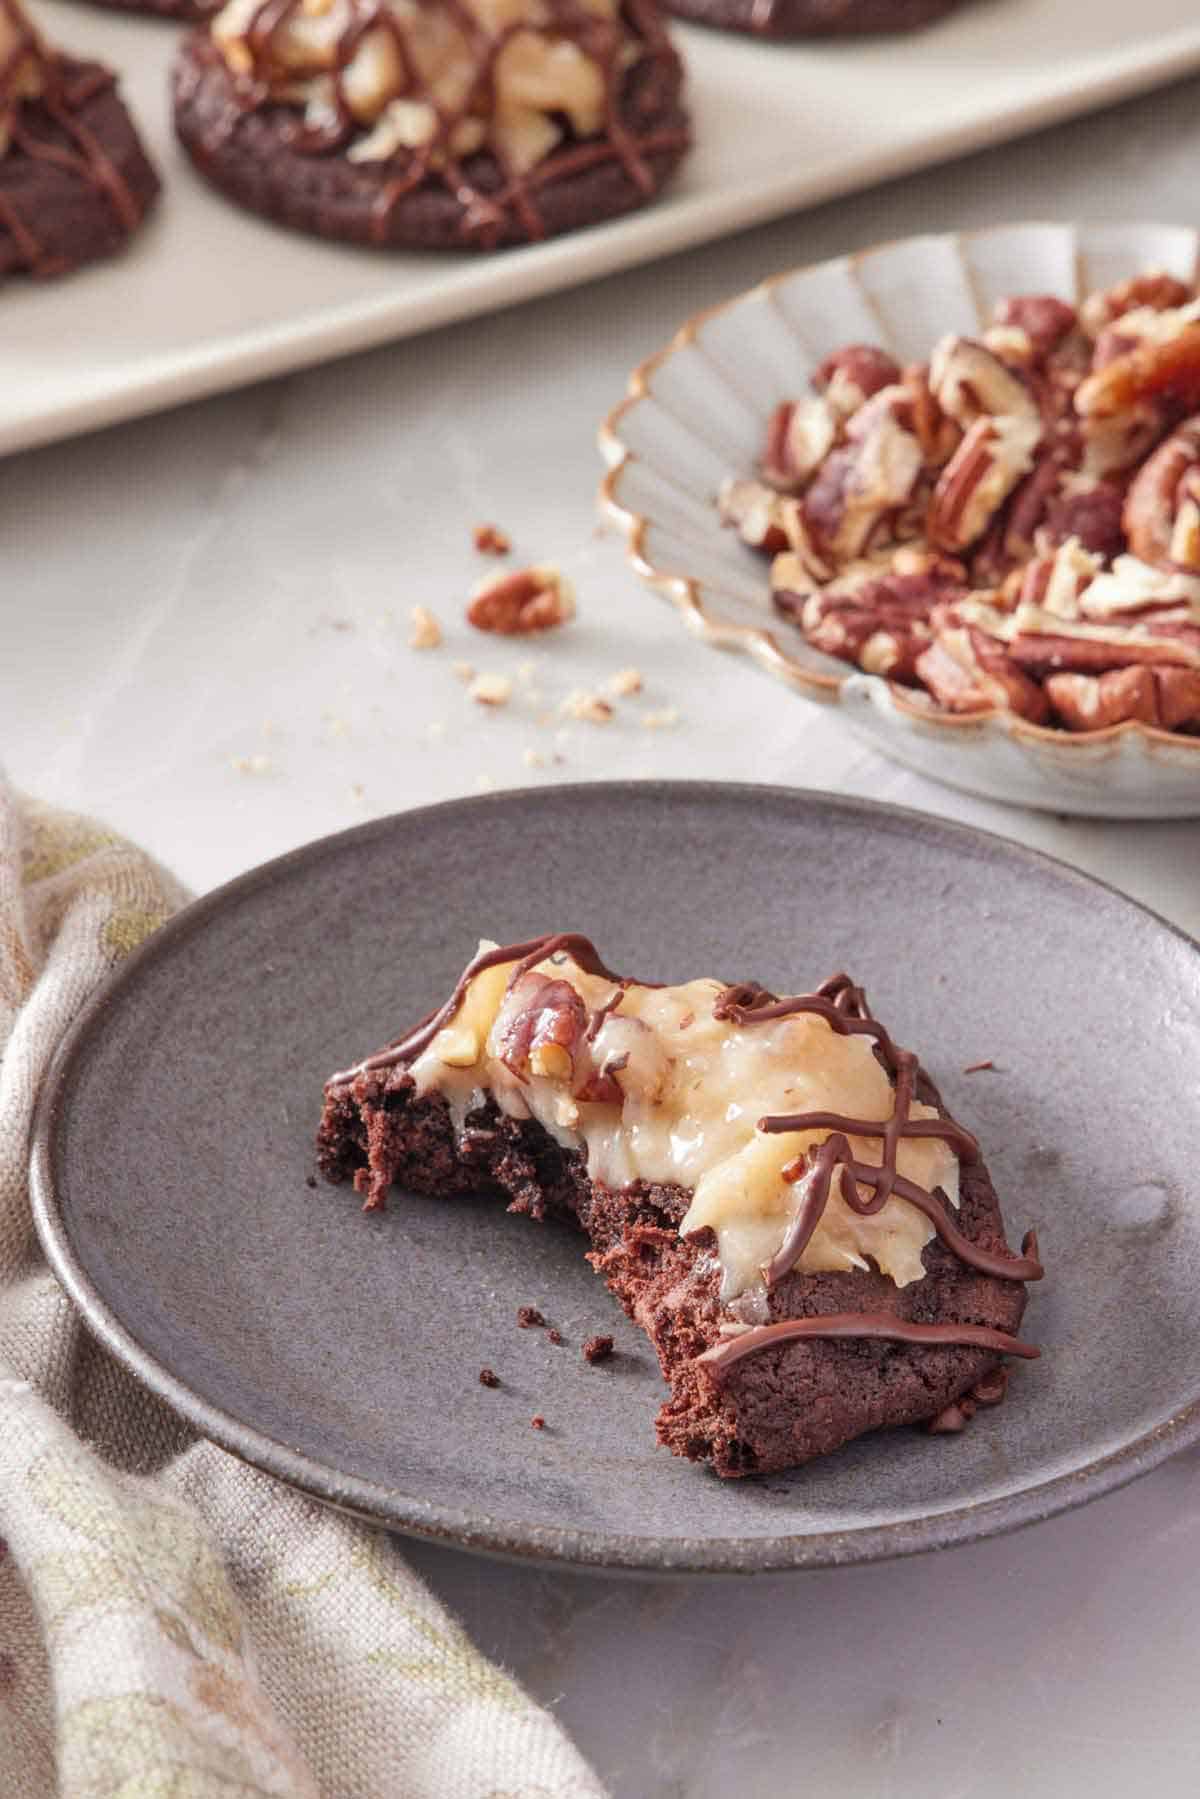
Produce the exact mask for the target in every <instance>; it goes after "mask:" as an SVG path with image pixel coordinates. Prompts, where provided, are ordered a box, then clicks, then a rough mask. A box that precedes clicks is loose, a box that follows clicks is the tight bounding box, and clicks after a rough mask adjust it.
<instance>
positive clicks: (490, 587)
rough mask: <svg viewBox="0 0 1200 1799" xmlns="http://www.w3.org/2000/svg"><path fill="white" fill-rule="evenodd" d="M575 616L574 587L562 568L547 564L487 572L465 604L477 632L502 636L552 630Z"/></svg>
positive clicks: (519, 635) (526, 634)
mask: <svg viewBox="0 0 1200 1799" xmlns="http://www.w3.org/2000/svg"><path fill="white" fill-rule="evenodd" d="M574 616H575V593H574V590H573V588H572V587H571V584H570V582H569V581H568V580H567V579H566V577H565V576H564V575H563V573H562V571H561V570H560V569H557V568H554V567H552V566H550V565H549V564H538V565H535V566H534V567H533V568H518V569H513V570H512V571H511V572H505V573H503V574H499V575H489V576H488V578H487V579H486V580H485V581H481V582H480V584H479V586H478V587H477V588H476V589H475V592H474V594H473V596H472V598H471V603H470V605H469V606H468V607H467V619H468V621H469V622H470V623H471V624H472V625H474V627H475V629H476V630H477V631H495V632H497V633H499V635H501V636H503V637H524V636H528V635H530V634H532V633H533V632H535V631H552V630H554V629H555V627H556V626H558V625H564V624H566V622H567V620H568V619H569V618H574Z"/></svg>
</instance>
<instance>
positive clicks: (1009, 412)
mask: <svg viewBox="0 0 1200 1799" xmlns="http://www.w3.org/2000/svg"><path fill="white" fill-rule="evenodd" d="M929 385H930V387H931V388H932V390H933V394H934V397H935V399H936V400H937V402H938V405H939V406H940V407H941V409H942V411H943V412H945V413H948V414H949V416H950V417H951V418H952V419H954V420H955V421H956V423H958V424H959V425H961V426H962V428H963V429H964V431H965V430H966V429H967V428H968V426H970V425H973V424H974V423H975V420H976V419H978V418H982V417H985V416H986V417H988V418H998V417H1004V418H1013V419H1030V420H1036V419H1037V418H1038V417H1039V411H1038V404H1037V401H1036V399H1035V398H1034V395H1033V393H1032V392H1031V391H1030V389H1029V387H1028V386H1027V385H1026V383H1025V382H1024V381H1022V380H1021V379H1020V378H1019V376H1017V375H1015V374H1014V373H1013V371H1012V370H1011V369H1010V368H1009V367H1007V365H1006V364H1005V363H1003V362H1001V360H1000V358H999V357H998V356H994V355H993V354H992V352H991V351H990V350H989V349H987V348H986V347H985V346H984V345H983V344H981V343H977V342H976V340H975V339H974V338H971V337H944V338H943V339H942V341H941V342H940V343H939V344H938V346H937V348H936V349H935V350H934V352H933V355H932V357H931V358H930V361H929Z"/></svg>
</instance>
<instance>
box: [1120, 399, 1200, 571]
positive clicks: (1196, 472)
mask: <svg viewBox="0 0 1200 1799" xmlns="http://www.w3.org/2000/svg"><path fill="white" fill-rule="evenodd" d="M1122 523H1123V525H1124V529H1125V535H1126V537H1127V538H1128V540H1129V547H1130V549H1131V550H1132V551H1133V553H1134V555H1135V556H1138V557H1140V558H1141V560H1142V561H1143V562H1150V563H1153V564H1154V565H1155V566H1156V567H1158V568H1180V569H1186V570H1187V571H1188V572H1189V573H1200V418H1193V419H1189V420H1188V421H1187V423H1186V424H1185V425H1182V426H1181V427H1180V428H1179V430H1178V431H1176V433H1175V434H1174V436H1173V437H1169V438H1168V439H1167V441H1166V443H1164V444H1160V446H1159V448H1158V449H1157V450H1155V452H1154V454H1153V456H1151V457H1150V459H1149V460H1148V461H1147V462H1145V463H1143V465H1142V467H1141V468H1140V469H1139V470H1138V472H1137V474H1136V475H1135V476H1134V478H1133V480H1132V482H1131V483H1130V486H1129V492H1128V494H1127V495H1126V498H1125V509H1124V513H1123V515H1122Z"/></svg>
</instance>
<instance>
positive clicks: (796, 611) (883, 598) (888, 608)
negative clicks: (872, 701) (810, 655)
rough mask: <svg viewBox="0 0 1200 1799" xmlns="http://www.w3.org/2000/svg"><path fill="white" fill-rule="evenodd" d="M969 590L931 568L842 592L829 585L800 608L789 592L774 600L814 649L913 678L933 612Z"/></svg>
mask: <svg viewBox="0 0 1200 1799" xmlns="http://www.w3.org/2000/svg"><path fill="white" fill-rule="evenodd" d="M965 591H966V589H965V588H964V586H963V584H962V582H961V580H959V579H957V578H956V577H955V576H950V575H945V574H938V573H928V572H927V573H922V574H910V575H895V574H892V575H881V576H878V577H876V578H875V579H872V580H867V581H863V582H862V583H861V584H860V585H859V586H857V587H856V588H853V589H850V590H842V591H840V592H839V591H838V590H837V589H836V588H832V587H829V588H825V589H823V590H822V591H821V592H819V593H815V594H810V595H809V596H808V598H807V599H806V600H805V601H804V602H803V604H802V605H801V606H799V607H798V608H797V607H794V606H792V605H789V604H788V596H787V595H785V594H776V596H775V601H776V604H777V605H778V607H779V609H780V611H782V612H784V613H786V614H788V615H789V616H791V617H793V618H796V619H797V620H798V622H799V624H800V626H801V628H802V630H803V632H804V635H805V636H806V637H807V638H808V641H809V642H810V643H811V644H812V645H813V646H814V648H816V649H818V650H824V652H825V654H826V655H828V656H838V657H840V658H841V659H842V660H843V661H845V662H856V663H857V664H858V666H859V667H860V668H862V669H865V670H866V672H867V673H868V674H872V675H887V676H889V677H890V678H891V679H892V680H894V681H912V680H913V679H914V678H915V676H916V673H917V658H918V657H919V656H920V654H921V652H922V651H923V650H924V649H925V648H926V646H927V645H928V643H929V641H930V638H931V636H932V628H931V626H930V622H929V621H930V615H931V613H932V612H933V610H934V608H935V607H937V606H938V605H942V604H945V603H946V602H947V601H950V600H954V599H960V598H961V597H962V596H963V594H964V593H965Z"/></svg>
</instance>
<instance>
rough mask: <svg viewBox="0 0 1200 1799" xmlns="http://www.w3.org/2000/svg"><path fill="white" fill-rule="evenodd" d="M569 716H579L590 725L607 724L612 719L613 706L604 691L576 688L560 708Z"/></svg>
mask: <svg viewBox="0 0 1200 1799" xmlns="http://www.w3.org/2000/svg"><path fill="white" fill-rule="evenodd" d="M559 710H560V711H561V712H563V713H564V714H565V715H566V716H567V717H568V718H578V719H581V720H582V721H583V723H584V724H588V725H606V724H608V723H609V721H610V720H611V719H612V716H613V706H612V701H611V700H606V699H605V697H604V695H603V694H602V693H587V692H585V691H584V690H583V689H582V688H576V689H575V691H574V692H573V693H569V694H568V695H567V697H566V699H565V700H564V701H563V702H562V705H561V707H560V708H559Z"/></svg>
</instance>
